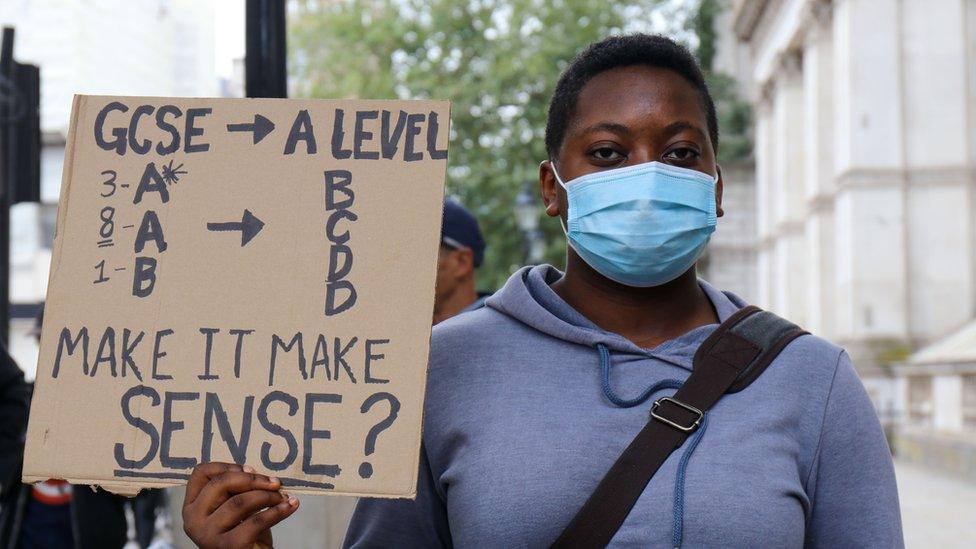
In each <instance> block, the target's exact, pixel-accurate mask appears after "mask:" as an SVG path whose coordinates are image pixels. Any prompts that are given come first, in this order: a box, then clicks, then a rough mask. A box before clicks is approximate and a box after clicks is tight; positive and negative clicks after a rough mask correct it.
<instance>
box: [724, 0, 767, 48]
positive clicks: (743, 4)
mask: <svg viewBox="0 0 976 549" xmlns="http://www.w3.org/2000/svg"><path fill="white" fill-rule="evenodd" d="M768 4H769V0H737V1H736V2H735V5H733V6H732V28H733V29H734V30H735V35H736V36H737V37H738V38H739V40H746V41H748V40H749V39H751V38H752V33H753V32H755V30H756V26H757V25H758V24H759V20H760V19H761V18H762V14H763V11H764V10H765V9H766V6H767V5H768Z"/></svg>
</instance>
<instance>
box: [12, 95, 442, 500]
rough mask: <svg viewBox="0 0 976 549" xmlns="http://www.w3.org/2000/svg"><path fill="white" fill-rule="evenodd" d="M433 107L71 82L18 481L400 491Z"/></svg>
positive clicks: (406, 479) (433, 175) (419, 351)
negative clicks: (181, 95)
mask: <svg viewBox="0 0 976 549" xmlns="http://www.w3.org/2000/svg"><path fill="white" fill-rule="evenodd" d="M448 120H449V112H448V107H447V104H446V103H443V102H403V101H293V100H231V99H163V98H112V97H85V96H79V97H78V98H76V102H75V106H74V113H73V122H72V130H71V134H70V137H69V141H70V142H69V144H68V148H67V153H66V159H65V172H64V173H65V175H64V182H63V188H62V197H61V206H60V210H59V214H58V235H57V237H56V240H55V245H54V248H55V251H54V258H53V261H52V269H51V272H52V274H51V280H50V286H49V290H48V304H47V310H46V315H45V324H44V330H43V334H42V350H41V357H40V362H39V365H38V384H37V391H36V396H35V401H34V408H33V410H32V415H31V425H30V430H29V440H28V449H27V460H28V461H27V465H26V467H25V473H24V475H25V479H28V480H34V479H42V478H44V479H46V478H49V477H61V478H69V479H72V480H74V481H76V482H83V483H90V484H100V485H103V486H106V487H107V488H110V489H113V490H116V491H120V492H131V491H133V490H134V489H137V488H139V487H145V486H160V485H166V484H171V483H174V482H179V481H182V480H184V479H185V478H186V476H187V473H188V470H189V469H190V468H192V467H193V466H194V465H195V464H197V463H199V462H201V461H211V460H227V461H235V462H238V463H245V462H246V463H249V464H251V465H254V466H255V467H258V468H260V469H264V470H265V471H266V472H273V473H275V474H276V475H278V476H279V477H280V478H282V480H283V482H284V484H285V485H287V486H291V487H293V488H296V489H298V490H299V491H301V490H329V491H332V492H334V493H354V494H367V495H379V496H401V497H403V496H410V495H412V494H413V493H414V490H415V484H416V471H417V456H418V451H419V441H420V438H419V437H420V420H421V411H422V406H423V392H424V381H425V372H426V359H427V341H428V338H429V334H430V319H431V310H432V304H433V283H434V269H435V264H436V253H437V247H438V241H439V227H440V212H441V200H442V195H443V177H444V170H445V167H446V158H447V150H446V146H447V129H448Z"/></svg>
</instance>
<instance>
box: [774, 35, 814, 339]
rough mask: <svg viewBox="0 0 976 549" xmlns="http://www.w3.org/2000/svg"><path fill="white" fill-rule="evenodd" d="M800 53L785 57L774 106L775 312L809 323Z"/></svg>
mask: <svg viewBox="0 0 976 549" xmlns="http://www.w3.org/2000/svg"><path fill="white" fill-rule="evenodd" d="M801 69H802V67H801V62H800V52H799V51H796V50H790V51H787V52H786V53H784V54H783V56H782V57H781V67H780V71H779V73H778V74H777V75H776V92H777V93H776V96H775V98H774V101H773V105H774V137H773V143H772V151H773V153H774V155H775V156H774V158H775V175H774V177H773V185H774V186H775V188H776V193H775V198H776V200H775V203H774V207H773V208H774V209H773V216H772V218H773V220H774V235H775V236H774V238H775V243H774V245H773V249H774V260H773V280H772V283H773V295H772V297H773V300H772V306H773V308H774V310H776V311H777V312H779V313H780V314H782V315H784V316H786V317H787V318H790V319H792V320H793V321H794V322H797V323H799V324H805V323H806V321H807V316H808V315H807V312H808V307H807V292H806V281H807V263H806V262H807V257H806V253H805V249H806V237H805V234H804V218H805V214H806V208H805V206H804V202H803V195H804V187H805V183H804V148H805V147H804V137H805V136H804V129H803V127H804V114H803V112H804V100H803V97H804V90H803V74H802V71H801Z"/></svg>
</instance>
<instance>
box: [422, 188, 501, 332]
mask: <svg viewBox="0 0 976 549" xmlns="http://www.w3.org/2000/svg"><path fill="white" fill-rule="evenodd" d="M484 258H485V240H484V238H483V237H482V236H481V229H479V228H478V220H477V219H475V217H474V216H473V215H472V214H471V212H469V211H468V210H467V209H466V208H465V207H464V206H462V205H461V204H460V203H459V202H456V201H454V200H451V199H445V200H444V217H443V218H442V220H441V247H440V252H438V254H437V284H436V288H435V290H434V324H437V323H439V322H442V321H444V320H447V319H448V318H451V317H452V316H454V315H457V314H460V313H464V312H468V311H473V310H475V309H478V308H480V307H482V306H484V304H485V299H487V297H488V295H489V294H488V293H487V292H478V291H477V289H476V288H477V286H476V284H477V282H476V280H475V278H476V277H475V271H476V270H477V269H478V267H480V266H481V262H482V261H483V260H484Z"/></svg>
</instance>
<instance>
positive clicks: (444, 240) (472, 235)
mask: <svg viewBox="0 0 976 549" xmlns="http://www.w3.org/2000/svg"><path fill="white" fill-rule="evenodd" d="M441 244H443V245H445V246H447V247H448V248H455V249H457V248H471V251H472V252H474V266H475V267H479V266H481V261H482V260H483V259H484V258H485V239H484V238H482V237H481V230H480V229H478V220H477V219H475V218H474V216H473V215H471V212H469V211H468V210H467V209H466V208H465V207H464V206H462V205H461V204H459V203H458V202H457V201H456V200H452V199H450V198H447V199H445V200H444V218H443V220H442V221H441Z"/></svg>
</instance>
